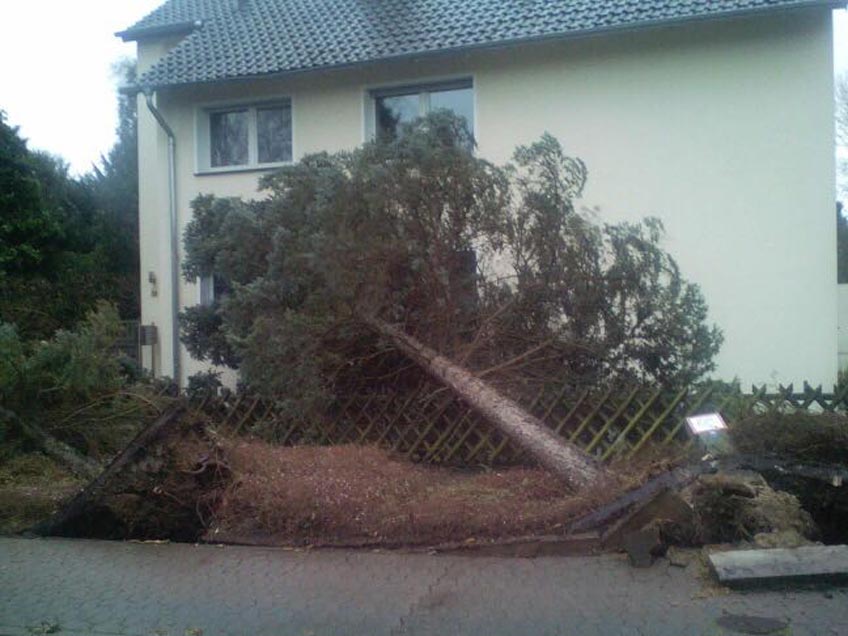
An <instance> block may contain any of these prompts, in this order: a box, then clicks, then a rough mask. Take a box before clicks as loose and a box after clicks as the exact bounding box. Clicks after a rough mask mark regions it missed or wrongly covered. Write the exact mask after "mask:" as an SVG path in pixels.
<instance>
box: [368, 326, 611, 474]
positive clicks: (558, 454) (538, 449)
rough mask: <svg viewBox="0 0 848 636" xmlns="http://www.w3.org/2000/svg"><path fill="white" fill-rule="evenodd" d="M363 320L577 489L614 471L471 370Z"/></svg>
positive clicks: (394, 330) (392, 330) (400, 333)
mask: <svg viewBox="0 0 848 636" xmlns="http://www.w3.org/2000/svg"><path fill="white" fill-rule="evenodd" d="M361 318H362V319H363V320H364V321H365V323H366V324H367V325H369V326H370V327H371V328H372V329H374V330H375V331H376V332H377V333H379V334H381V335H382V336H384V337H386V338H388V339H389V340H390V341H391V342H392V343H393V344H394V345H395V346H396V347H397V348H398V349H400V350H401V351H402V352H403V353H404V354H405V355H406V356H408V357H409V358H410V359H411V360H412V361H413V362H415V363H417V364H418V365H420V366H421V367H423V368H424V370H425V371H427V373H428V374H430V375H431V376H432V377H434V378H435V379H436V380H438V381H439V382H440V383H441V384H444V385H445V386H447V387H448V388H450V389H451V390H452V391H453V392H454V393H455V394H456V395H458V396H459V397H460V398H462V399H463V400H464V401H465V402H467V403H468V405H469V406H470V407H471V408H472V409H474V410H475V411H476V412H477V413H479V414H480V415H482V416H483V417H484V418H485V419H486V420H487V421H488V422H489V423H490V424H492V425H493V426H496V427H497V428H498V429H499V430H500V431H501V432H502V433H504V434H505V435H506V436H507V437H509V438H510V439H511V440H512V441H513V442H515V443H516V444H517V445H518V446H520V447H521V448H522V449H524V450H525V451H526V452H527V453H529V454H530V455H531V456H532V457H533V458H534V459H536V460H537V461H538V462H539V463H540V464H541V465H542V466H544V467H545V468H547V469H548V470H549V471H551V472H552V473H554V474H556V475H558V476H560V477H562V478H564V479H565V480H566V481H568V482H569V483H571V484H572V485H573V486H575V487H576V488H578V489H581V488H586V487H588V486H595V485H599V484H602V483H604V482H606V481H607V480H608V479H609V478H610V474H609V472H608V471H607V470H606V469H605V468H604V467H603V466H601V465H600V464H599V463H598V462H597V461H596V460H595V459H594V458H592V457H591V456H590V455H589V454H588V453H586V452H584V451H583V450H581V449H580V448H578V447H577V446H575V445H574V444H571V443H570V442H567V441H566V440H564V439H563V438H562V437H560V436H559V435H557V434H555V433H554V432H553V431H551V430H550V429H549V428H548V427H547V426H545V424H544V423H543V422H542V421H541V420H539V419H537V418H536V417H534V416H533V415H531V414H529V413H527V412H526V411H525V410H524V409H522V408H521V407H520V406H519V405H518V404H516V403H515V402H514V401H512V400H510V399H509V398H507V397H504V396H503V395H501V394H500V393H499V392H497V391H496V390H494V389H493V388H492V387H490V386H489V385H488V384H486V383H485V382H484V381H483V380H480V379H479V378H477V377H475V376H474V375H472V374H471V373H470V372H469V371H468V370H466V369H464V368H462V367H460V366H459V365H457V364H455V363H454V362H452V361H451V360H450V359H448V358H446V357H445V356H442V355H440V354H439V353H437V352H436V351H434V350H433V349H430V348H429V347H427V346H426V345H424V344H422V343H421V342H419V341H418V340H416V339H415V338H413V337H412V336H410V335H408V334H406V333H404V332H403V331H401V330H400V329H397V328H396V327H393V326H392V325H390V324H388V323H386V322H384V321H382V320H380V319H379V318H375V317H372V316H361Z"/></svg>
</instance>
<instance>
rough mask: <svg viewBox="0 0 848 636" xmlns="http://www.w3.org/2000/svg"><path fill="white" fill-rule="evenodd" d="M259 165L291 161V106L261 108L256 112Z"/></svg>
mask: <svg viewBox="0 0 848 636" xmlns="http://www.w3.org/2000/svg"><path fill="white" fill-rule="evenodd" d="M256 134H257V137H258V138H257V146H258V150H259V163H274V162H277V161H291V159H292V126H291V106H275V107H273V108H260V109H258V110H257V111H256Z"/></svg>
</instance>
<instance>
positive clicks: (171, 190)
mask: <svg viewBox="0 0 848 636" xmlns="http://www.w3.org/2000/svg"><path fill="white" fill-rule="evenodd" d="M153 96H154V94H153V91H151V90H145V91H144V97H145V99H146V100H147V109H148V110H149V111H150V114H151V115H153V117H154V118H155V119H156V122H157V123H158V124H159V126H160V127H161V128H162V130H163V131H165V134H166V135H167V136H168V203H169V206H168V207H169V216H170V224H171V232H170V234H171V237H170V238H171V342H172V343H173V344H172V347H171V349H172V353H173V364H174V381H175V382H176V383H177V386H178V387H180V386H181V385H182V373H181V365H180V324H179V313H180V255H179V226H178V223H177V162H176V154H177V140H176V136H175V135H174V131H173V130H172V129H171V127H170V126H169V125H168V122H167V121H165V118H164V117H163V116H162V113H161V112H160V111H159V109H158V108H156V104H155V103H154V102H153Z"/></svg>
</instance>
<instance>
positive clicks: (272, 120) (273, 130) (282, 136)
mask: <svg viewBox="0 0 848 636" xmlns="http://www.w3.org/2000/svg"><path fill="white" fill-rule="evenodd" d="M291 160H292V109H291V100H288V99H286V100H281V101H277V102H274V103H270V104H258V105H251V106H236V107H231V108H216V109H210V110H206V111H204V112H203V114H202V116H201V117H200V121H199V130H198V168H199V169H200V170H201V171H204V170H212V171H215V170H226V169H236V168H261V167H265V166H274V165H278V164H283V163H288V162H290V161H291Z"/></svg>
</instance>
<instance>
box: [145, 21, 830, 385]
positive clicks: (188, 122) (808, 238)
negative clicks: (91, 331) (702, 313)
mask: <svg viewBox="0 0 848 636" xmlns="http://www.w3.org/2000/svg"><path fill="white" fill-rule="evenodd" d="M831 37H832V36H831V17H830V12H829V11H826V10H820V9H807V10H804V11H797V12H795V11H793V12H785V13H779V14H776V15H773V16H769V17H766V18H756V19H755V18H745V19H737V20H733V21H721V22H715V21H710V22H699V23H693V24H691V25H688V26H678V27H670V28H664V29H654V30H650V31H643V32H637V33H621V34H616V35H611V36H605V37H596V38H590V39H582V40H575V41H570V42H560V43H547V44H535V45H526V46H522V47H512V48H508V49H507V48H505V49H502V50H496V51H477V52H468V53H464V54H460V55H455V56H453V57H450V58H440V59H433V58H429V59H426V58H425V59H420V60H414V61H397V62H392V63H381V64H374V65H369V66H367V67H363V68H359V69H347V70H335V71H326V72H318V73H309V74H303V75H298V76H289V77H288V78H280V79H276V80H263V81H251V82H231V83H229V84H217V85H204V86H195V87H184V88H177V89H171V90H169V91H163V92H162V93H161V94H160V95H159V96H158V102H159V104H160V107H161V109H162V111H163V112H164V114H165V116H166V118H167V119H168V121H169V122H170V124H171V126H172V127H173V128H174V130H175V131H176V133H177V137H178V140H177V154H178V173H179V179H178V186H177V190H178V198H179V213H180V224H181V226H182V227H184V226H185V224H186V223H187V222H188V220H189V218H190V201H191V200H192V199H193V198H194V197H195V196H196V195H197V194H199V193H213V194H216V195H220V196H227V195H236V196H248V197H249V196H256V195H257V191H256V190H257V179H258V177H259V176H260V175H261V174H262V173H261V172H257V171H242V172H232V173H227V174H198V173H197V172H196V168H197V163H196V157H195V148H196V139H195V131H196V119H195V118H196V117H197V115H198V112H199V109H200V108H202V106H203V105H207V104H213V103H214V104H218V103H225V104H226V103H233V104H237V103H243V102H249V101H251V100H254V99H264V98H271V97H275V96H280V97H283V96H285V97H290V98H291V99H292V103H293V143H294V156H295V159H297V158H299V157H301V156H303V155H304V154H305V153H309V152H313V151H318V150H329V151H334V150H340V149H348V148H352V147H355V146H357V145H358V144H360V143H362V142H363V140H364V139H365V136H366V127H365V118H366V112H367V108H366V105H367V91H368V89H370V88H375V87H380V86H385V85H387V84H392V83H408V82H422V81H426V80H429V79H440V78H453V77H471V78H473V82H474V91H475V98H476V122H475V124H476V133H477V137H478V143H479V153H480V154H481V155H482V156H484V157H486V158H488V159H491V160H494V161H497V162H503V161H506V160H507V159H508V158H509V157H510V155H511V153H512V151H513V149H514V148H515V146H516V145H519V144H526V143H529V142H532V141H534V140H535V139H537V138H538V137H539V136H540V135H541V134H542V133H543V132H545V131H548V132H550V133H552V134H554V135H555V136H557V137H558V138H559V139H560V140H561V141H562V142H563V144H564V146H565V147H566V150H567V151H568V152H569V153H570V154H573V155H575V156H579V157H580V158H582V159H583V160H584V161H585V162H586V163H587V165H588V167H589V184H588V187H587V190H586V192H585V195H584V198H583V204H584V205H585V206H586V207H587V208H597V210H598V212H597V213H598V215H599V217H600V218H601V219H608V220H636V219H640V218H642V217H645V216H649V215H650V216H658V217H660V218H661V219H662V220H663V222H664V223H665V226H666V230H667V232H668V236H667V243H666V245H667V247H668V248H669V250H670V251H671V253H672V254H673V255H674V256H675V257H676V258H677V260H678V262H679V263H680V265H681V267H682V270H683V272H684V273H685V275H686V276H687V277H688V278H690V279H691V280H693V281H695V282H697V283H698V284H700V285H701V287H702V289H703V291H704V294H705V296H706V298H707V301H708V303H709V307H710V317H711V320H713V321H715V322H716V323H717V324H718V325H719V326H720V327H721V328H722V329H723V331H724V334H725V345H724V347H723V350H722V352H721V354H720V355H719V357H718V370H717V373H716V376H717V377H721V378H723V379H733V378H739V379H740V380H742V382H743V384H744V385H750V384H751V383H755V382H756V383H770V384H776V383H778V382H780V383H788V382H795V383H796V384H798V383H800V382H801V381H803V380H807V381H809V382H811V383H813V384H819V383H822V384H824V385H826V386H828V385H831V384H832V383H833V382H834V381H835V378H836V371H837V297H836V293H835V290H836V249H835V244H836V230H835V223H834V197H835V195H834V188H835V186H834V177H833V174H834V169H833V131H832V127H833V123H832V122H833V113H832V110H833V100H832V91H833V86H832V43H831ZM163 48H164V47H163V46H162V45H157V44H155V43H146V44H145V43H140V45H139V59H140V64H141V65H142V66H144V65H146V64H149V63H150V61H151V60H152V59H155V58H156V57H157V56H158V55H161V52H162V49H163ZM140 112H141V116H140V118H139V127H140V128H139V130H140V148H139V152H140V166H141V168H140V170H141V215H142V218H141V241H142V245H141V254H142V299H143V309H142V319H143V320H144V322H145V323H155V324H157V325H159V327H160V332H161V335H162V336H163V337H164V338H165V339H167V334H168V324H169V299H170V296H169V293H168V288H167V281H168V280H169V272H168V262H169V259H168V249H169V248H168V223H167V211H168V208H167V173H166V166H167V155H166V148H167V140H166V138H165V136H164V134H162V133H161V131H157V129H156V124H155V122H153V120H152V118H151V117H150V116H149V115H147V113H146V110H144V109H142V110H141V111H140ZM148 272H154V274H155V276H156V277H157V279H158V281H159V293H158V296H156V297H153V296H151V285H150V284H149V283H148ZM180 294H181V299H182V303H183V304H192V303H195V302H197V298H198V291H197V289H196V286H195V285H194V284H190V283H185V282H184V283H183V284H182V287H181V289H180ZM169 347H170V343H168V342H164V341H163V343H162V344H161V345H160V346H159V347H158V351H157V353H156V357H157V359H158V360H159V361H161V366H158V363H157V370H158V371H160V372H162V373H164V374H166V375H168V374H170V373H171V372H172V369H171V366H170V350H169ZM148 357H149V356H148ZM184 360H185V363H184V365H183V368H184V373H183V375H184V376H185V375H190V374H191V373H193V372H195V371H196V370H198V369H199V368H200V367H201V366H202V365H200V364H199V363H197V362H194V361H191V360H189V359H188V356H186V355H184ZM148 363H149V360H148Z"/></svg>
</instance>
